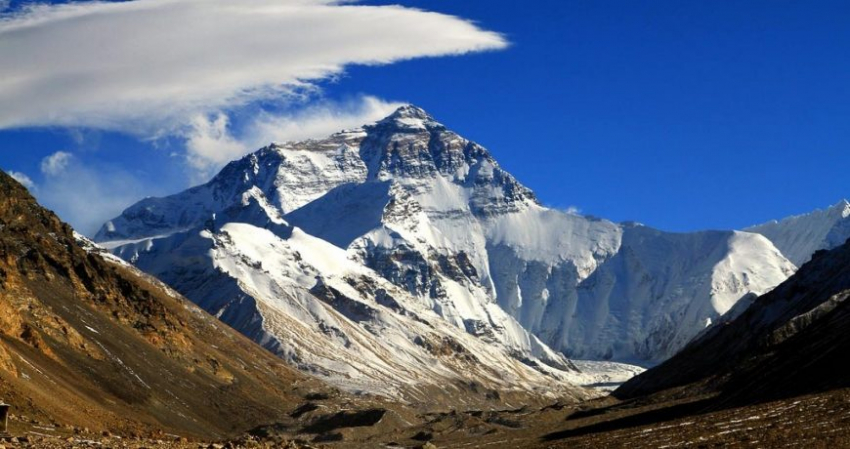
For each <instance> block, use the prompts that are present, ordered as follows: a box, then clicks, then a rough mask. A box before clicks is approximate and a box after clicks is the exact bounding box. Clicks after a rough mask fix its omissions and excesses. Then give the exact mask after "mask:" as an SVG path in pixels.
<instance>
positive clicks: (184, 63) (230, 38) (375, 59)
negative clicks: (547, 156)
mask: <svg viewBox="0 0 850 449" xmlns="http://www.w3.org/2000/svg"><path fill="white" fill-rule="evenodd" d="M506 45H507V44H506V42H505V40H504V39H503V38H502V37H501V36H500V35H499V34H496V33H493V32H489V31H484V30H482V29H480V28H478V27H477V26H475V25H474V24H472V23H470V22H468V21H465V20H462V19H460V18H457V17H453V16H448V15H444V14H437V13H431V12H425V11H421V10H417V9H410V8H404V7H400V6H363V5H353V4H347V3H346V2H335V1H328V0H290V1H285V2H283V1H280V0H240V1H232V0H135V1H129V2H73V3H68V4H63V5H44V4H36V5H33V6H29V7H25V8H24V9H22V10H20V11H18V12H14V13H12V14H10V15H9V14H7V15H6V16H4V17H2V18H0V61H3V63H2V64H0V129H3V128H13V127H28V126H69V127H84V128H85V127H88V128H98V129H106V130H117V131H123V132H129V133H133V134H136V135H140V136H144V137H151V136H156V135H161V134H163V133H165V134H168V133H174V132H188V133H192V132H197V131H198V126H199V125H200V128H201V131H210V132H216V131H217V129H216V128H217V127H220V126H222V125H226V123H223V122H221V121H220V117H219V116H217V114H218V113H219V112H220V111H227V110H229V109H230V108H235V107H239V106H244V105H245V104H248V103H250V102H252V101H254V100H260V99H268V98H280V97H281V96H287V95H293V94H297V93H299V92H303V91H304V89H307V90H310V89H311V88H312V87H313V84H312V83H314V82H315V81H317V80H322V79H326V78H328V77H332V76H335V75H338V74H340V73H341V72H342V71H343V70H344V68H345V66H347V65H350V64H389V63H392V62H395V61H399V60H404V59H410V58H417V57H427V56H441V55H454V54H462V53H467V52H474V51H482V50H492V49H500V48H503V47H505V46H506ZM198 117H207V120H211V121H210V123H203V122H201V123H199V122H198ZM225 151H227V150H225Z"/></svg>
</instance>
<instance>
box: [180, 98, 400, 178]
mask: <svg viewBox="0 0 850 449" xmlns="http://www.w3.org/2000/svg"><path fill="white" fill-rule="evenodd" d="M403 104H404V103H398V102H390V101H384V100H381V99H379V98H376V97H372V96H360V97H356V98H352V99H349V100H347V101H329V100H321V101H318V102H315V103H313V104H310V105H309V106H306V107H304V108H301V109H297V110H294V111H291V112H287V113H270V112H268V111H260V112H258V113H255V114H251V116H250V118H249V119H248V120H246V123H243V124H242V126H241V127H240V130H239V132H237V133H234V131H233V130H232V129H231V124H230V119H229V117H228V116H227V115H225V114H222V113H218V114H215V115H213V116H197V117H195V118H194V119H193V120H192V126H191V129H190V131H188V132H187V133H186V134H185V136H184V137H185V138H186V158H187V161H188V162H189V165H190V167H191V168H192V169H193V172H192V173H191V175H190V177H191V181H192V182H193V183H199V182H203V181H206V180H208V179H209V178H210V177H211V176H212V175H214V174H215V172H216V171H218V170H219V169H220V168H221V167H222V166H224V165H225V164H226V163H228V162H230V161H232V160H234V159H238V158H239V157H241V156H244V155H245V154H248V153H250V152H252V151H255V150H257V149H259V148H261V147H264V146H266V145H268V144H270V143H273V142H278V143H282V142H287V141H300V140H305V139H312V138H322V137H327V136H329V135H331V134H333V133H335V132H338V131H341V130H343V129H350V128H356V127H359V126H362V125H364V124H368V123H372V122H375V121H377V120H380V119H382V118H384V117H386V116H388V115H390V114H391V113H392V112H393V111H395V110H396V109H398V108H399V107H400V106H402V105H403ZM234 134H235V135H234Z"/></svg>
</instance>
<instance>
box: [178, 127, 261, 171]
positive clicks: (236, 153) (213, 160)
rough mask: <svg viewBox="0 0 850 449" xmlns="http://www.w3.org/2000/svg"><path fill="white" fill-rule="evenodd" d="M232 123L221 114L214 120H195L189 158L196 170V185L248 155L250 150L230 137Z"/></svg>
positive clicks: (188, 143)
mask: <svg viewBox="0 0 850 449" xmlns="http://www.w3.org/2000/svg"><path fill="white" fill-rule="evenodd" d="M229 122H230V119H229V118H228V117H227V116H226V115H224V114H222V113H218V114H217V115H216V116H215V117H213V118H210V117H205V116H202V115H199V116H196V117H194V119H193V120H192V128H191V131H189V132H188V133H187V135H186V151H187V155H186V158H187V160H188V162H189V165H190V166H191V167H192V168H193V169H194V170H195V175H194V176H193V178H195V179H193V182H199V181H203V180H204V179H203V178H205V177H207V176H208V175H209V174H211V173H210V172H211V171H214V170H216V169H218V168H220V167H221V166H222V165H224V164H226V163H227V162H230V161H231V160H233V159H237V158H239V157H240V156H242V155H244V154H245V153H247V152H248V150H247V147H245V145H243V144H242V143H241V142H239V141H237V140H236V139H234V138H233V137H232V136H231V135H230V131H229V130H228V126H229Z"/></svg>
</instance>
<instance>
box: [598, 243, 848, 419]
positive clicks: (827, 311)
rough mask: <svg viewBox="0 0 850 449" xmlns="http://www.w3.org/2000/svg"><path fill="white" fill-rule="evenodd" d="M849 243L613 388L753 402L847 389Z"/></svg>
mask: <svg viewBox="0 0 850 449" xmlns="http://www.w3.org/2000/svg"><path fill="white" fill-rule="evenodd" d="M848 298H850V241H848V242H846V243H844V244H843V245H841V246H839V247H837V248H835V249H833V250H830V251H826V250H823V251H818V252H816V253H815V254H814V256H813V257H812V259H811V261H809V262H808V263H806V264H805V265H803V266H802V267H801V268H800V270H799V271H798V272H797V273H796V274H795V275H794V276H792V277H791V278H790V279H788V280H787V281H786V282H784V283H783V284H781V285H780V286H778V287H776V288H775V289H774V290H772V291H771V292H770V293H767V294H765V295H763V296H761V297H760V298H758V299H757V300H756V301H755V302H754V303H753V304H752V305H751V306H750V307H749V308H748V309H747V310H746V311H744V312H743V313H742V314H741V315H740V316H739V317H737V318H735V319H732V320H730V321H726V322H724V323H722V325H719V326H716V327H714V328H712V329H710V330H709V331H707V332H706V333H705V334H704V335H702V336H701V337H700V338H698V339H696V340H695V341H694V342H692V343H691V344H689V345H688V346H687V347H685V349H683V350H682V351H681V352H680V353H678V354H676V356H674V357H673V358H671V359H670V360H668V361H666V362H665V363H663V364H661V365H659V366H658V367H656V368H654V369H651V370H649V371H647V372H645V373H643V374H642V375H640V376H638V377H636V378H634V379H632V380H631V381H629V382H627V383H626V384H625V385H623V386H622V387H621V388H620V389H618V390H617V392H616V393H615V394H616V395H617V396H618V397H621V398H633V397H637V396H645V395H649V394H654V393H658V392H661V391H664V390H669V389H672V388H677V389H680V390H683V391H685V392H686V393H688V394H693V393H694V392H696V393H704V392H706V391H709V392H720V393H721V394H722V397H723V398H724V400H725V401H726V402H728V403H732V404H750V403H754V402H761V401H767V400H775V399H780V398H788V397H794V396H798V395H802V394H809V393H815V392H822V391H826V390H831V389H835V388H846V387H849V386H850V379H848V377H847V374H846V370H845V368H844V365H843V360H844V356H845V354H847V351H848V350H850V332H848V331H850V306H848V304H850V302H848V301H847V299H848Z"/></svg>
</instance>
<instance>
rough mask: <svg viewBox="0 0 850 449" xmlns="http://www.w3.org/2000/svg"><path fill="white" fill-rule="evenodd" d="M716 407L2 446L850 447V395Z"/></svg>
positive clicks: (617, 405) (42, 440) (588, 409)
mask: <svg viewBox="0 0 850 449" xmlns="http://www.w3.org/2000/svg"><path fill="white" fill-rule="evenodd" d="M717 407H718V404H717V400H716V398H713V397H704V398H700V399H696V400H687V401H671V402H667V403H661V404H658V403H654V404H650V403H643V402H620V401H617V400H616V399H614V398H611V397H607V398H602V399H598V400H594V401H591V402H588V403H585V404H580V405H577V406H576V405H557V404H555V405H551V406H548V407H544V408H534V409H528V408H525V409H517V410H506V411H502V412H478V411H470V412H464V413H461V412H451V413H443V414H431V415H425V417H424V418H425V419H424V420H423V422H424V424H421V425H418V426H416V427H413V428H406V429H398V430H389V431H388V432H386V433H378V434H375V433H374V432H369V431H368V430H366V429H363V430H364V431H365V432H364V433H362V434H360V436H362V439H361V438H358V435H357V434H356V433H353V434H348V435H346V441H344V442H337V443H333V442H328V443H322V444H317V443H304V444H305V445H303V446H302V445H299V444H296V443H292V442H288V441H281V440H277V441H276V442H275V441H272V440H259V439H253V438H249V437H246V438H242V439H238V440H236V441H232V442H217V443H206V442H191V441H187V440H185V439H180V438H178V437H175V436H163V437H162V438H159V439H150V438H146V439H134V438H127V437H124V438H122V437H119V436H114V435H108V436H103V435H87V434H85V432H83V433H82V434H79V433H77V434H75V433H74V432H70V431H67V430H66V429H49V428H46V427H44V426H40V425H35V424H24V423H19V422H15V423H13V428H12V430H13V433H14V434H15V435H18V436H19V437H23V438H22V439H21V440H20V441H17V442H15V443H11V442H6V443H0V444H5V447H31V448H57V449H58V448H81V447H89V448H91V447H121V448H132V449H137V448H142V447H145V448H151V447H154V448H171V449H184V448H192V449H199V448H201V449H204V448H211V449H223V448H234V449H237V448H261V447H283V448H302V447H329V448H333V447H345V448H394V447H398V448H420V447H428V448H431V447H436V448H534V449H559V448H589V449H590V448H592V449H596V448H631V449H635V448H677V447H695V448H714V447H761V448H782V447H800V448H814V449H817V448H830V449H837V448H844V447H850V389H840V390H833V391H829V392H824V393H818V394H812V395H807V396H800V397H795V398H789V399H783V400H779V401H773V402H766V403H762V404H757V405H751V406H746V407H736V408H728V409H720V410H718V409H717ZM349 437H351V438H350V439H349ZM308 444H309V445H308ZM429 444H430V445H433V446H430V445H429Z"/></svg>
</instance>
